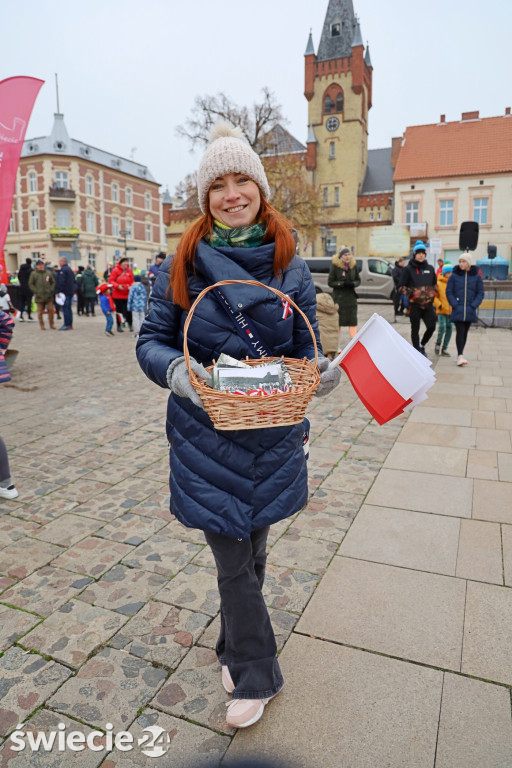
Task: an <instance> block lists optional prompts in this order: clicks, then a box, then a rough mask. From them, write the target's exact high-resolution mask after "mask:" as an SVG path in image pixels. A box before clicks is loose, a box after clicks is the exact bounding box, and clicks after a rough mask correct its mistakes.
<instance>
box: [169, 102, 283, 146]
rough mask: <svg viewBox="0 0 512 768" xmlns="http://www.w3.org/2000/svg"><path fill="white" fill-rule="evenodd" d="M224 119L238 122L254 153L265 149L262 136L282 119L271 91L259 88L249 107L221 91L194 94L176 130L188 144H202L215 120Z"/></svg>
mask: <svg viewBox="0 0 512 768" xmlns="http://www.w3.org/2000/svg"><path fill="white" fill-rule="evenodd" d="M221 119H222V120H227V121H228V122H230V123H231V124H232V125H234V126H239V127H240V128H241V130H242V132H243V134H244V136H245V138H246V139H247V141H248V142H249V144H250V145H251V147H252V148H253V149H254V150H255V152H257V153H258V154H264V153H265V143H264V141H263V137H264V136H265V134H267V133H268V131H269V130H271V129H272V128H273V127H274V126H276V125H277V124H278V123H283V122H286V121H285V118H284V117H283V113H282V109H281V105H280V104H278V103H277V102H276V98H275V96H274V94H273V93H272V91H271V90H270V89H269V88H267V87H265V88H263V89H262V99H261V100H260V101H258V102H254V104H253V105H252V107H250V108H249V107H245V106H242V107H240V106H238V104H235V103H234V102H233V101H232V100H231V99H230V98H229V97H228V96H226V94H225V93H218V94H217V95H216V96H197V97H196V99H195V101H194V107H193V108H192V114H191V116H190V117H188V118H187V119H186V120H185V123H183V124H182V125H178V127H177V128H176V133H177V134H178V136H182V137H183V138H185V139H187V140H188V142H189V144H190V148H191V149H194V147H196V146H198V145H199V146H204V145H206V144H207V143H208V136H209V134H210V131H211V129H212V127H213V125H214V124H215V123H216V122H217V120H221Z"/></svg>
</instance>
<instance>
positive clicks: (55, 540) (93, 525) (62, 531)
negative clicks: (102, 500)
mask: <svg viewBox="0 0 512 768" xmlns="http://www.w3.org/2000/svg"><path fill="white" fill-rule="evenodd" d="M101 525H102V523H101V522H99V521H98V520H94V519H93V518H91V517H85V516H83V515H74V514H73V513H72V512H71V513H66V514H64V515H61V516H60V517H58V518H57V519H56V520H52V521H51V522H50V523H46V524H45V525H43V526H41V528H40V529H39V530H38V532H37V534H36V537H37V538H38V539H40V540H41V541H49V542H51V543H52V544H60V545H61V546H63V547H70V546H72V545H73V544H76V542H77V541H80V539H85V538H86V537H87V536H90V535H91V534H93V533H94V532H95V531H97V530H98V528H100V527H101Z"/></svg>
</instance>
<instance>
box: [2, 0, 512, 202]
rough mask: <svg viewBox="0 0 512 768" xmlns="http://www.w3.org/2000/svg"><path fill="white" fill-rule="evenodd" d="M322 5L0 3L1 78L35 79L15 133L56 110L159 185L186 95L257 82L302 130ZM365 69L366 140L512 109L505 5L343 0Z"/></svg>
mask: <svg viewBox="0 0 512 768" xmlns="http://www.w3.org/2000/svg"><path fill="white" fill-rule="evenodd" d="M327 5H328V2H327V0H256V2H255V1H254V0H252V1H251V0H87V2H78V1H77V0H71V2H70V1H69V0H45V1H44V3H41V2H40V0H23V2H16V3H15V2H13V1H12V0H11V2H7V0H6V1H5V2H4V3H3V11H2V28H3V35H2V55H1V62H2V64H1V70H0V79H3V78H6V77H11V76H14V75H31V76H33V77H38V78H41V79H43V80H45V81H46V83H45V85H44V86H43V88H42V90H41V92H40V94H39V96H38V99H37V101H36V105H35V108H34V111H33V113H32V118H31V121H30V123H29V127H28V131H27V134H26V138H27V139H28V138H35V137H37V136H45V135H48V134H49V133H50V131H51V128H52V124H53V113H54V112H56V96H55V72H58V74H59V91H60V110H61V112H63V113H64V117H65V123H66V126H67V129H68V132H69V134H70V136H71V137H72V138H75V139H79V140H81V141H84V142H86V143H88V144H91V145H93V146H96V147H99V148H100V149H104V150H107V151H109V152H113V153H115V154H118V155H121V156H122V157H133V159H134V160H136V161H137V162H140V163H143V164H144V165H147V166H148V167H149V170H150V171H151V173H152V174H153V176H154V177H155V179H156V180H157V181H158V182H159V183H160V184H162V191H163V189H165V187H167V186H168V187H169V190H170V192H171V194H173V193H174V189H175V186H176V184H177V183H178V182H179V181H180V180H181V179H182V178H183V177H184V176H185V174H186V173H188V172H190V171H193V170H195V169H196V167H197V164H198V156H197V155H193V154H190V153H189V151H188V146H187V143H186V141H185V140H184V139H181V138H178V137H177V136H176V126H177V125H179V124H180V123H182V122H183V121H184V120H185V118H186V117H187V115H189V114H190V111H191V109H192V106H193V102H194V97H195V96H196V95H205V94H215V93H218V92H220V91H224V92H225V93H226V94H227V95H229V96H231V97H232V98H233V99H234V100H235V101H237V102H238V103H240V104H252V103H253V101H255V100H257V99H258V98H259V96H260V92H261V88H263V87H264V86H269V87H270V88H271V89H272V90H273V91H274V93H275V95H276V98H277V100H278V101H279V102H280V103H281V104H282V106H283V111H284V114H285V115H286V116H287V118H288V121H289V122H288V124H287V125H286V127H287V128H288V130H290V131H291V132H292V133H293V134H294V135H295V136H296V137H297V138H298V139H299V140H300V141H302V142H303V143H305V140H306V136H307V102H306V99H305V98H304V95H303V91H304V51H305V48H306V43H307V39H308V34H309V30H310V28H311V29H312V31H313V42H314V45H315V50H317V49H318V42H319V39H320V33H321V30H322V25H323V21H324V17H325V12H326V9H327ZM354 11H355V13H356V14H357V15H358V16H359V19H360V24H361V32H362V35H363V40H364V42H365V44H366V42H368V43H369V46H370V55H371V60H372V64H373V107H372V109H371V111H370V118H369V131H370V135H369V147H370V149H376V148H379V147H386V146H390V144H391V138H392V137H393V136H399V135H401V134H402V133H403V131H404V130H405V128H406V126H408V125H418V124H423V123H434V122H437V121H438V120H439V115H440V114H442V113H444V114H446V119H447V120H448V121H450V120H457V119H459V118H460V114H461V112H465V111H472V110H479V111H480V116H482V117H491V116H495V115H502V114H504V111H505V107H507V106H512V88H511V72H512V43H511V40H510V36H511V35H510V33H511V29H512V3H511V2H510V0H486V2H483V1H482V0H430V1H429V2H411V0H387V1H386V2H383V1H382V0H354Z"/></svg>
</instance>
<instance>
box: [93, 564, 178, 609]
mask: <svg viewBox="0 0 512 768" xmlns="http://www.w3.org/2000/svg"><path fill="white" fill-rule="evenodd" d="M166 584H167V577H165V576H159V575H158V574H157V573H151V572H149V571H141V570H139V569H133V568H127V567H126V566H125V565H115V566H114V567H113V568H112V569H111V570H110V571H108V572H107V573H105V574H104V575H103V576H102V577H101V579H99V580H98V581H97V582H95V583H93V584H90V585H89V586H87V587H86V589H84V591H83V592H82V593H81V594H80V595H79V599H80V600H83V601H84V602H86V603H93V604H94V605H100V606H102V607H103V608H108V609H109V610H111V611H118V612H119V613H121V614H123V615H124V616H133V615H134V614H136V613H137V611H140V610H141V608H143V606H144V605H145V603H146V602H147V601H148V600H149V599H150V598H152V597H153V596H154V595H155V594H156V593H158V591H159V590H161V589H162V587H163V586H165V585H166ZM84 586H85V585H84Z"/></svg>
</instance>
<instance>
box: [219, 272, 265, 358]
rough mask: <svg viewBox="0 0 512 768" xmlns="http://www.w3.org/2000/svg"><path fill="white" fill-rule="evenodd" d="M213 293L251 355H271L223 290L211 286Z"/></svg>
mask: <svg viewBox="0 0 512 768" xmlns="http://www.w3.org/2000/svg"><path fill="white" fill-rule="evenodd" d="M212 292H213V295H214V296H215V298H216V299H217V301H218V302H219V304H220V305H221V307H222V309H223V310H224V311H225V313H226V315H227V316H228V317H229V319H230V320H231V322H232V323H233V326H234V328H235V330H236V332H237V333H238V335H239V336H240V338H241V339H242V341H243V342H244V344H246V345H247V347H248V348H249V349H250V351H251V355H254V353H256V354H257V355H258V356H259V357H273V355H272V352H271V351H270V350H269V348H268V347H267V346H266V344H265V343H264V342H263V341H261V339H260V337H259V336H258V334H257V333H256V332H255V331H254V330H252V328H251V327H250V325H249V321H248V320H247V318H246V316H245V315H244V313H243V312H242V311H241V310H240V309H237V311H236V312H235V310H234V309H233V307H232V306H231V304H230V303H229V301H228V300H227V298H226V297H225V295H224V293H223V291H221V289H220V288H219V287H218V286H214V287H213V288H212Z"/></svg>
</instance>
